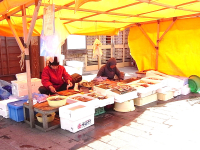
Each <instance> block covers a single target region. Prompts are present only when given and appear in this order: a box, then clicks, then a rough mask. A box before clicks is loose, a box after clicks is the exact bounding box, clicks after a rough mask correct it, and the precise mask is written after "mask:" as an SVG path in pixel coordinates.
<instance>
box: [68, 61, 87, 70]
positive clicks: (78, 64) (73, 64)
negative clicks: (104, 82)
mask: <svg viewBox="0 0 200 150" xmlns="http://www.w3.org/2000/svg"><path fill="white" fill-rule="evenodd" d="M66 65H67V66H71V67H82V68H83V67H84V63H83V62H81V61H75V60H73V61H66Z"/></svg>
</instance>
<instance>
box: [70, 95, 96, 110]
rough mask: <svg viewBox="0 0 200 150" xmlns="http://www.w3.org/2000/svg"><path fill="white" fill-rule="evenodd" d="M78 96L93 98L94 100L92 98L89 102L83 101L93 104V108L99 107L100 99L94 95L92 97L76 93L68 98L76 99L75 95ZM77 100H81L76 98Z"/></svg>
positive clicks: (89, 104)
mask: <svg viewBox="0 0 200 150" xmlns="http://www.w3.org/2000/svg"><path fill="white" fill-rule="evenodd" d="M77 96H81V97H85V98H89V99H92V100H90V101H88V102H83V103H85V104H87V105H88V106H92V107H93V108H98V107H99V99H97V98H94V97H90V96H86V95H84V94H75V95H72V96H69V97H68V98H67V99H72V100H76V99H74V97H77ZM76 101H79V100H76ZM79 102H82V101H79Z"/></svg>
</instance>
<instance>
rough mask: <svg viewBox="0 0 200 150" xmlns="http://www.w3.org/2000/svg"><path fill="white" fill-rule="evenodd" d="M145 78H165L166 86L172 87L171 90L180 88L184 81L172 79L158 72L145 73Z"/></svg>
mask: <svg viewBox="0 0 200 150" xmlns="http://www.w3.org/2000/svg"><path fill="white" fill-rule="evenodd" d="M146 76H147V77H149V76H158V77H166V78H167V79H168V82H167V83H168V84H167V86H170V87H173V88H177V89H178V88H181V87H182V86H183V85H184V80H181V79H178V78H175V77H172V76H170V75H167V74H164V73H161V72H158V71H154V70H151V71H147V73H146Z"/></svg>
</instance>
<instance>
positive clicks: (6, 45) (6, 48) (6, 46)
mask: <svg viewBox="0 0 200 150" xmlns="http://www.w3.org/2000/svg"><path fill="white" fill-rule="evenodd" d="M7 39H8V38H7V37H5V50H6V57H7V69H8V74H10V69H9V62H10V61H9V54H8V53H9V52H8V41H7Z"/></svg>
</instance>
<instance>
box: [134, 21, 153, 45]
mask: <svg viewBox="0 0 200 150" xmlns="http://www.w3.org/2000/svg"><path fill="white" fill-rule="evenodd" d="M136 25H137V26H138V28H139V29H140V30H141V31H142V33H143V34H144V36H145V37H146V38H147V39H148V40H149V42H150V43H151V45H152V46H153V47H154V48H155V47H156V45H155V44H154V42H153V41H152V40H151V39H150V37H149V36H148V35H147V33H146V32H145V31H144V29H143V28H142V27H141V24H139V23H137V24H136Z"/></svg>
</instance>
